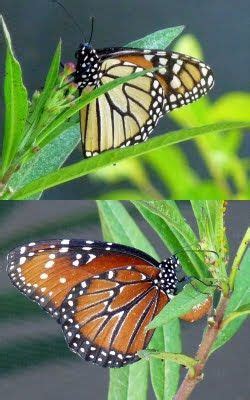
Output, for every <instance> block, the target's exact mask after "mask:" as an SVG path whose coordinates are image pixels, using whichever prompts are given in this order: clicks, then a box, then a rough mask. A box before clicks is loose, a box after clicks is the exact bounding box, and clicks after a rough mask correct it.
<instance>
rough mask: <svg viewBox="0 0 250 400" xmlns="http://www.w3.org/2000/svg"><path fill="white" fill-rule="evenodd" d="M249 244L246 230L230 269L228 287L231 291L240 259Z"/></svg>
mask: <svg viewBox="0 0 250 400" xmlns="http://www.w3.org/2000/svg"><path fill="white" fill-rule="evenodd" d="M249 243H250V228H248V229H247V231H246V233H245V235H244V237H243V240H242V242H241V244H240V246H239V248H238V250H237V253H236V256H235V259H234V262H233V265H232V268H231V273H230V277H229V286H230V290H231V291H232V290H233V288H234V281H235V278H236V275H237V272H238V269H239V266H240V263H241V260H242V257H243V255H244V253H245V251H246V249H247V247H248V246H249Z"/></svg>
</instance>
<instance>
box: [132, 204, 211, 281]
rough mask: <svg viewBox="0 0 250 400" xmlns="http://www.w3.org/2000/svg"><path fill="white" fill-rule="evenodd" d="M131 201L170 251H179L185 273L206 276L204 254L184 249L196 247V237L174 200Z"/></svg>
mask: <svg viewBox="0 0 250 400" xmlns="http://www.w3.org/2000/svg"><path fill="white" fill-rule="evenodd" d="M133 203H134V205H135V206H136V207H137V209H138V210H139V211H140V213H141V214H142V215H143V217H144V218H145V219H146V221H148V223H149V224H150V225H151V226H152V228H153V229H154V230H155V231H156V233H157V234H158V235H159V236H160V238H161V239H162V241H163V242H164V244H165V245H166V246H167V247H168V249H169V250H170V251H171V253H172V254H173V253H176V252H180V253H179V254H178V257H179V258H180V261H181V264H182V266H183V269H184V271H185V272H186V274H188V275H196V276H200V277H202V276H208V272H207V269H206V267H205V265H204V261H203V260H204V255H203V254H202V253H199V252H193V251H185V250H187V249H190V250H191V249H197V247H198V239H197V237H196V235H195V233H194V232H193V231H192V229H191V227H190V226H189V225H188V224H187V222H186V221H185V219H184V217H183V216H182V214H181V212H180V211H179V209H178V207H177V205H176V203H175V202H174V201H172V200H157V201H134V202H133Z"/></svg>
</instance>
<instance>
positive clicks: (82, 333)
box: [7, 239, 207, 367]
mask: <svg viewBox="0 0 250 400" xmlns="http://www.w3.org/2000/svg"><path fill="white" fill-rule="evenodd" d="M179 268H180V264H179V260H178V258H177V257H176V255H173V256H171V257H170V258H167V259H166V260H163V261H162V262H160V263H159V262H157V261H156V260H155V259H154V258H152V257H151V256H149V255H148V254H146V253H144V252H142V251H140V250H137V249H134V248H132V247H128V246H123V245H120V244H115V243H107V242H98V241H91V240H77V239H73V240H72V239H71V240H68V239H64V240H50V241H41V242H37V243H29V244H28V245H23V246H20V247H17V248H16V249H14V250H12V251H11V252H10V253H9V254H8V257H7V273H8V275H9V277H10V280H11V282H12V283H13V284H14V285H15V286H16V287H17V289H19V290H20V291H21V292H22V293H23V294H25V295H26V296H27V297H29V298H30V299H31V300H33V301H35V302H36V303H38V304H39V305H40V306H41V307H42V308H43V309H44V310H45V311H47V312H48V313H49V314H51V315H52V316H53V317H54V318H55V319H56V320H57V321H58V323H59V324H60V325H61V327H62V330H63V333H64V336H65V339H66V342H67V344H68V346H69V348H70V349H71V350H72V351H73V352H75V353H77V354H78V355H79V356H80V357H82V358H83V359H85V360H87V361H92V362H93V363H96V364H98V365H100V366H103V367H122V366H125V365H127V364H130V363H133V362H135V361H137V360H139V357H138V355H137V352H138V351H139V350H142V349H144V348H146V347H147V345H148V343H149V341H150V338H151V336H152V334H153V330H150V331H146V330H145V328H146V326H147V325H148V324H149V322H150V321H151V320H152V319H153V318H154V316H155V315H156V314H158V313H159V312H160V311H161V309H162V308H163V307H164V306H165V304H167V303H168V302H169V300H170V298H171V296H173V295H174V294H176V291H177V286H178V282H179V281H181V280H183V279H178V277H177V275H178V269H179ZM206 312H207V308H206V310H205V312H204V310H203V311H202V310H198V309H197V310H196V311H195V313H196V314H194V313H193V314H192V315H191V316H187V319H188V320H192V319H194V317H195V319H198V318H200V317H201V316H203V315H204V314H205V313H206ZM189 317H190V318H189Z"/></svg>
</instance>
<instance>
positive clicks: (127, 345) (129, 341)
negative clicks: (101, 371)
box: [61, 265, 168, 367]
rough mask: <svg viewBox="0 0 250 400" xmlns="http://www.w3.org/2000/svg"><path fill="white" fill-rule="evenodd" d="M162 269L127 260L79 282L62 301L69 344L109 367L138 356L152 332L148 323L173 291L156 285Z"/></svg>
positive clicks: (75, 350)
mask: <svg viewBox="0 0 250 400" xmlns="http://www.w3.org/2000/svg"><path fill="white" fill-rule="evenodd" d="M148 274H149V275H148ZM157 274H158V271H157V269H153V268H152V267H151V266H148V265H139V266H127V267H123V268H116V269H113V270H112V271H108V272H106V273H103V274H100V275H98V276H94V277H92V278H90V279H87V280H85V281H82V282H81V283H80V284H79V285H77V286H75V287H74V288H73V289H72V291H71V292H70V293H69V295H68V296H67V298H66V300H65V302H64V303H63V304H62V311H63V312H62V316H61V319H62V322H61V323H62V328H63V332H64V334H65V338H66V341H67V342H68V345H69V347H70V348H71V349H72V350H73V351H74V352H76V353H78V354H79V355H80V356H81V357H82V358H84V359H86V360H87V361H92V362H94V363H97V364H99V365H101V366H104V367H106V366H108V367H121V366H124V365H126V364H129V363H132V362H135V361H137V360H138V359H139V357H138V356H137V352H138V351H139V350H142V349H143V348H145V347H146V346H147V344H148V342H149V340H150V338H151V336H152V331H146V326H147V325H148V324H149V322H150V321H151V320H152V319H153V318H154V316H155V315H156V314H157V313H158V312H159V311H160V310H161V309H162V307H163V306H164V305H165V304H166V303H167V302H168V296H167V295H166V294H165V293H163V292H162V291H161V290H158V288H156V287H155V286H153V285H152V279H153V278H155V277H156V276H157Z"/></svg>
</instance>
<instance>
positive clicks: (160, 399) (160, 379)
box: [148, 319, 181, 400]
mask: <svg viewBox="0 0 250 400" xmlns="http://www.w3.org/2000/svg"><path fill="white" fill-rule="evenodd" d="M148 348H149V349H154V350H158V351H165V352H175V353H180V352H181V335H180V323H179V321H178V319H173V320H172V321H169V322H168V324H167V325H164V326H163V327H159V328H157V329H156V330H155V333H154V335H153V337H152V340H151V341H150V343H149V346H148ZM149 365H150V376H151V382H152V386H153V389H154V392H155V396H156V398H157V400H172V399H173V396H174V395H175V393H176V391H177V388H178V384H179V378H180V365H178V364H176V363H173V362H172V361H168V360H163V361H162V360H159V359H157V358H153V357H152V358H150V360H149Z"/></svg>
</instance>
